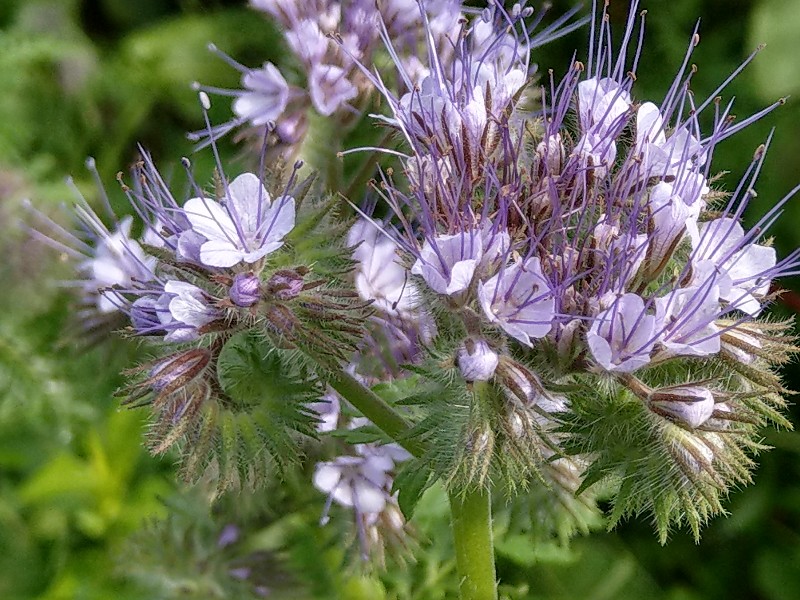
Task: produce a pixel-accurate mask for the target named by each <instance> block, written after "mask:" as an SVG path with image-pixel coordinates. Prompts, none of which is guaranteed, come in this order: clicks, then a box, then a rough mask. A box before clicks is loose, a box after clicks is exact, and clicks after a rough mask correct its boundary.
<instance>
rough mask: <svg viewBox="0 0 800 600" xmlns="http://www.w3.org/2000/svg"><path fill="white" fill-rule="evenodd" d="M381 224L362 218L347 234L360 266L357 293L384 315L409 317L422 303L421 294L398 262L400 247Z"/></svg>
mask: <svg viewBox="0 0 800 600" xmlns="http://www.w3.org/2000/svg"><path fill="white" fill-rule="evenodd" d="M381 225H382V223H381V222H380V221H375V222H370V221H368V220H366V219H361V220H359V221H358V222H357V223H356V224H355V225H353V227H352V228H351V229H350V231H349V232H348V234H347V245H348V246H357V247H356V248H355V250H353V260H356V261H358V263H359V266H358V269H357V271H356V275H355V284H356V290H357V291H358V295H359V296H361V298H362V299H363V300H372V301H373V302H374V304H373V306H375V308H377V309H378V310H380V311H381V312H383V313H386V314H389V315H391V314H398V315H406V316H409V315H411V314H412V313H413V312H415V309H416V308H417V306H418V304H419V291H418V290H417V286H416V284H415V283H414V282H413V281H410V280H409V276H408V275H409V273H408V270H407V269H406V268H405V267H403V266H402V265H401V264H400V262H399V261H400V257H399V256H398V254H397V251H398V246H397V244H396V243H395V242H394V241H393V240H392V239H391V238H390V237H388V236H386V235H384V234H383V233H382V232H381V230H380V229H379V228H380V227H381Z"/></svg>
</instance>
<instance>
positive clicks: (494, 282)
mask: <svg viewBox="0 0 800 600" xmlns="http://www.w3.org/2000/svg"><path fill="white" fill-rule="evenodd" d="M478 301H479V302H480V305H481V308H482V309H483V314H484V315H485V316H486V318H487V319H488V320H489V322H491V323H496V324H497V325H499V326H500V327H501V328H502V329H503V330H504V331H505V332H506V333H507V334H508V335H510V336H511V337H513V338H515V339H517V340H519V341H520V342H522V343H523V344H525V345H526V346H531V345H532V342H531V339H535V338H541V337H544V336H545V335H547V334H548V332H549V331H550V329H551V328H552V326H553V320H554V318H555V313H554V306H555V301H554V298H553V294H552V292H551V290H550V286H549V284H548V282H547V279H546V278H545V277H544V274H543V273H542V269H541V263H540V261H539V259H538V258H536V257H533V258H529V259H528V260H526V261H525V262H524V263H520V262H516V263H514V264H512V265H510V266H508V267H505V268H503V269H501V270H500V271H499V272H498V273H497V274H496V275H495V276H494V277H492V278H490V279H489V280H488V281H486V282H485V283H480V284H479V285H478Z"/></svg>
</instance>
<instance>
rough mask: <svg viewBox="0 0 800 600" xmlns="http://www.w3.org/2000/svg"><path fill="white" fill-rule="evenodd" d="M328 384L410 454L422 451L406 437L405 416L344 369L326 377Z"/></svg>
mask: <svg viewBox="0 0 800 600" xmlns="http://www.w3.org/2000/svg"><path fill="white" fill-rule="evenodd" d="M328 384H329V385H330V386H331V387H332V388H333V389H334V390H336V391H337V392H339V394H340V395H341V396H342V397H343V398H344V399H345V400H347V401H348V402H349V403H350V404H352V405H353V406H354V407H355V408H356V409H358V410H359V411H360V412H361V414H363V415H364V416H365V417H367V418H368V419H369V420H370V421H372V423H373V424H374V425H375V426H376V427H377V428H378V429H380V430H381V431H383V432H384V433H385V434H386V435H388V436H389V437H390V438H392V439H393V440H394V441H395V442H397V443H398V444H400V445H401V446H402V447H403V448H405V449H406V450H408V451H409V452H410V453H411V454H413V455H414V456H420V455H421V454H422V453H423V452H424V448H423V446H422V444H420V443H419V442H418V441H416V440H409V439H407V434H408V431H409V429H410V428H411V426H410V425H409V424H408V423H407V422H406V420H405V418H403V416H402V415H401V414H400V413H399V412H397V411H396V410H395V409H394V408H392V407H391V406H389V404H387V402H386V401H385V400H384V399H383V398H381V397H380V396H378V395H377V394H376V393H375V392H373V391H372V390H371V389H369V388H368V387H366V386H364V385H363V384H361V382H359V381H358V380H357V379H356V378H355V377H353V376H352V375H350V374H349V373H346V372H345V371H340V372H338V373H335V374H334V375H333V376H332V377H330V378H329V379H328Z"/></svg>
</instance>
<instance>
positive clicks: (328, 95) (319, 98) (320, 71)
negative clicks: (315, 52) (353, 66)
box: [308, 65, 358, 117]
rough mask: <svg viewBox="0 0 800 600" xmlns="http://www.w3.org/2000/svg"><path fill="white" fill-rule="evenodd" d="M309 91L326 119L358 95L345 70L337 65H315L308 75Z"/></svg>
mask: <svg viewBox="0 0 800 600" xmlns="http://www.w3.org/2000/svg"><path fill="white" fill-rule="evenodd" d="M308 91H309V94H310V96H311V102H312V103H313V104H314V108H316V109H317V112H319V113H320V114H321V115H324V116H326V117H329V116H331V115H332V114H333V113H334V112H336V111H337V110H339V108H340V107H341V106H342V105H343V104H344V103H345V102H347V101H348V100H352V99H353V98H355V97H356V96H357V95H358V89H356V87H355V86H354V85H353V84H352V83H350V81H348V79H347V77H346V74H345V71H344V69H342V68H341V67H337V66H336V65H315V66H314V68H313V69H311V72H310V73H309V74H308Z"/></svg>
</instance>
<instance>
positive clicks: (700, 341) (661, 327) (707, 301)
mask: <svg viewBox="0 0 800 600" xmlns="http://www.w3.org/2000/svg"><path fill="white" fill-rule="evenodd" d="M721 312H722V311H721V309H720V305H719V287H717V286H716V285H708V284H706V285H705V287H694V288H682V289H678V290H675V291H673V292H670V293H669V294H668V295H666V296H664V297H661V298H656V323H657V325H656V330H657V331H659V332H660V333H659V342H660V343H661V345H662V346H664V348H665V350H666V355H671V356H675V355H683V356H709V355H711V354H716V353H717V352H719V349H720V338H719V334H720V329H719V328H718V327H717V326H716V325H715V324H714V321H715V320H716V319H717V318H718V317H719V316H720V314H721Z"/></svg>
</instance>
